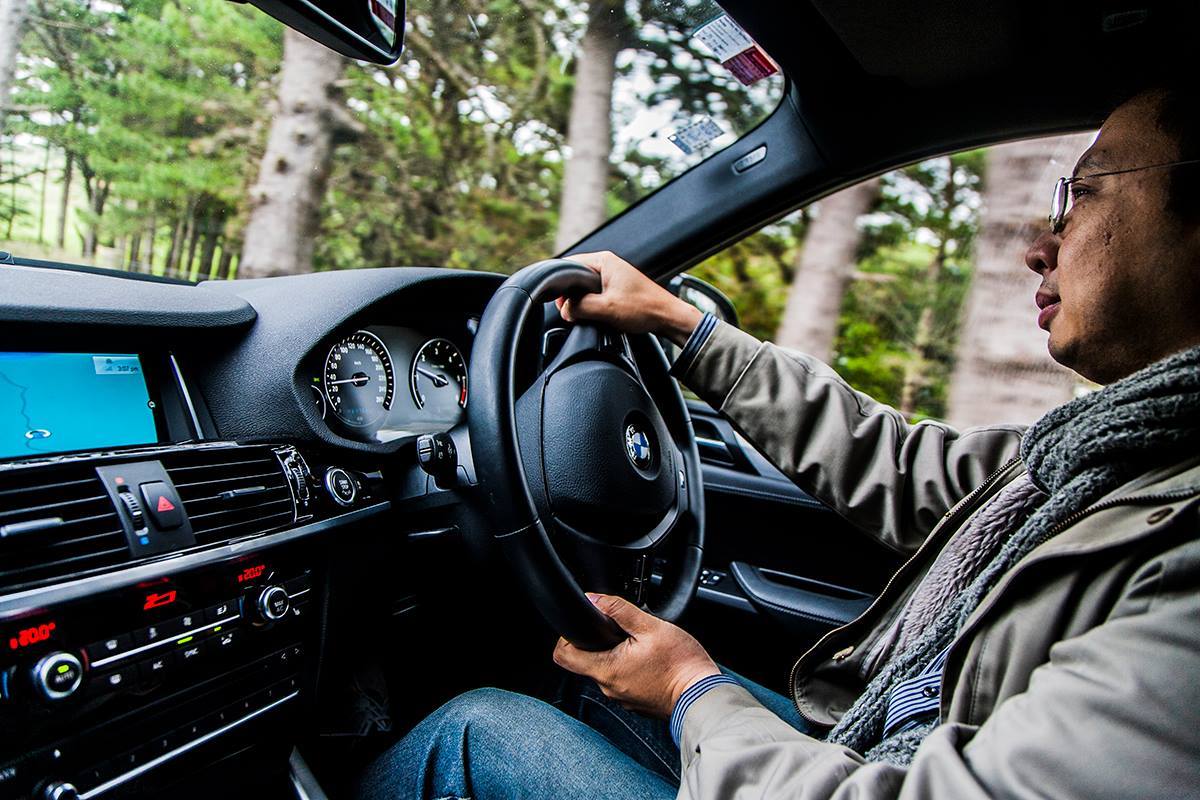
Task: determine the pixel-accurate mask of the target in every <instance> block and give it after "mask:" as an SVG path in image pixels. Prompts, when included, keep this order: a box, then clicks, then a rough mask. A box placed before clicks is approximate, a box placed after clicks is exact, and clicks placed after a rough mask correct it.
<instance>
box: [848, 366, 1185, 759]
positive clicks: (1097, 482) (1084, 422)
mask: <svg viewBox="0 0 1200 800" xmlns="http://www.w3.org/2000/svg"><path fill="white" fill-rule="evenodd" d="M1198 452H1200V347H1194V348H1192V349H1190V350H1185V351H1183V352H1181V353H1177V354H1176V355H1173V356H1170V357H1168V358H1165V359H1163V360H1161V361H1158V362H1156V363H1154V364H1152V365H1150V366H1148V367H1146V368H1145V369H1143V370H1141V371H1139V372H1135V373H1134V374H1132V375H1130V376H1129V377H1127V378H1124V379H1122V380H1120V381H1117V382H1116V383H1112V384H1110V385H1109V386H1107V387H1105V388H1103V389H1100V390H1099V391H1096V392H1092V393H1090V394H1086V395H1084V396H1082V397H1079V398H1076V399H1075V400H1072V401H1071V402H1069V403H1066V404H1065V405H1062V406H1059V407H1058V408H1056V409H1054V410H1053V411H1051V412H1050V413H1048V414H1046V416H1044V417H1042V418H1041V419H1040V420H1038V421H1037V422H1036V423H1035V424H1034V425H1033V426H1032V427H1031V428H1030V429H1029V430H1028V431H1026V433H1025V436H1024V438H1023V439H1022V441H1021V458H1022V460H1023V461H1024V462H1025V465H1026V467H1027V468H1028V470H1029V476H1030V478H1031V479H1032V480H1033V483H1034V484H1035V485H1036V486H1037V487H1038V488H1039V489H1041V490H1042V491H1043V492H1045V493H1046V494H1047V495H1049V498H1048V499H1047V500H1046V502H1045V503H1043V504H1042V505H1041V507H1040V508H1038V510H1037V511H1036V512H1034V513H1033V514H1032V515H1031V516H1030V517H1029V518H1028V519H1027V520H1026V521H1025V522H1024V524H1023V525H1021V526H1020V527H1019V528H1018V529H1017V530H1016V531H1015V532H1013V533H1012V534H1011V535H1009V536H1007V537H1004V536H1002V537H999V541H998V542H997V549H996V553H995V556H994V557H993V558H992V559H991V560H990V562H988V563H987V566H985V567H984V568H983V569H982V571H980V572H979V574H978V575H977V576H975V578H974V579H973V580H972V581H971V582H970V583H969V584H968V585H967V586H966V588H964V589H962V591H960V592H958V594H957V595H956V596H955V597H954V598H953V599H951V600H950V601H949V602H948V603H946V604H945V607H944V609H943V610H942V611H941V613H940V614H938V615H937V617H936V618H935V619H934V620H933V621H932V622H931V623H930V624H929V626H928V627H927V628H926V629H925V630H924V631H923V632H922V633H921V634H920V636H918V637H917V638H916V639H915V640H913V641H911V642H910V643H908V644H907V646H905V647H904V648H903V649H898V650H897V652H895V653H894V654H892V656H891V658H890V660H888V661H887V662H886V663H885V664H884V665H883V667H882V668H881V669H880V670H879V672H878V673H877V674H876V675H875V677H874V678H873V679H872V680H871V682H870V683H869V684H868V685H867V688H866V690H865V691H864V692H863V694H862V695H861V696H860V697H859V698H858V700H857V701H855V703H854V705H853V706H851V707H850V709H849V710H848V711H847V712H846V714H845V716H843V717H842V719H841V720H840V721H839V722H838V724H837V725H836V726H835V727H834V728H833V730H831V731H830V732H829V735H828V736H827V737H826V741H829V742H833V743H835V744H841V745H844V746H846V747H849V748H851V749H852V750H855V751H857V752H860V753H864V754H865V755H866V758H867V759H868V760H869V761H886V762H889V763H893V764H898V765H901V766H904V765H907V764H909V763H910V762H911V761H912V758H913V755H914V754H915V753H916V750H917V748H918V747H919V746H920V744H921V742H922V741H923V740H924V738H925V736H926V735H928V734H929V732H930V731H931V730H932V729H933V728H934V727H935V725H936V722H933V721H931V722H929V723H927V724H925V725H919V726H917V727H915V728H910V729H908V730H905V731H902V732H900V733H897V734H895V735H893V736H891V737H889V738H888V739H886V740H884V741H880V739H881V737H882V731H883V722H884V718H885V715H886V713H887V702H888V695H889V693H890V692H891V690H892V688H893V687H894V686H896V684H898V683H899V682H900V681H903V680H906V679H908V678H910V677H912V676H914V675H916V674H917V673H918V672H920V671H921V669H922V668H923V667H924V666H925V665H926V664H928V663H929V662H930V661H932V660H933V659H934V657H935V656H937V654H938V653H940V652H941V651H942V650H944V649H945V648H946V647H948V646H949V645H950V643H951V641H953V639H954V637H955V635H956V634H957V633H958V631H959V630H960V629H961V628H962V626H963V624H964V623H965V622H966V620H967V618H968V617H969V616H970V615H971V613H972V612H973V611H974V610H975V609H976V608H977V607H978V606H979V604H980V602H981V601H982V600H983V598H984V596H985V595H986V594H987V593H988V592H989V591H990V590H991V589H992V587H994V586H995V585H996V583H997V581H999V579H1000V577H1001V576H1003V575H1004V574H1005V573H1006V572H1008V571H1009V570H1010V569H1012V567H1013V566H1014V565H1015V564H1016V563H1017V562H1018V561H1020V560H1021V559H1022V558H1024V557H1025V556H1026V555H1028V554H1029V553H1030V552H1031V551H1032V550H1033V549H1034V548H1036V547H1037V546H1038V545H1040V544H1042V543H1044V542H1046V541H1048V540H1049V539H1050V538H1051V537H1052V536H1053V535H1054V534H1055V533H1056V527H1057V526H1058V525H1059V524H1060V523H1061V522H1063V521H1064V520H1066V519H1067V518H1068V517H1069V516H1071V515H1072V514H1074V513H1075V512H1077V511H1081V510H1083V509H1084V508H1086V507H1087V506H1089V505H1091V504H1092V503H1094V502H1095V501H1096V500H1098V499H1100V498H1101V497H1103V496H1104V495H1106V494H1108V493H1110V492H1112V491H1114V490H1115V489H1117V488H1119V487H1120V486H1122V485H1123V484H1125V483H1128V482H1129V481H1131V480H1133V479H1134V478H1136V477H1138V476H1139V475H1142V474H1144V473H1146V472H1148V471H1150V470H1152V469H1155V468H1158V467H1164V466H1169V465H1171V464H1173V463H1178V462H1179V461H1182V460H1183V459H1184V458H1186V457H1189V456H1194V455H1196V454H1197V453H1198Z"/></svg>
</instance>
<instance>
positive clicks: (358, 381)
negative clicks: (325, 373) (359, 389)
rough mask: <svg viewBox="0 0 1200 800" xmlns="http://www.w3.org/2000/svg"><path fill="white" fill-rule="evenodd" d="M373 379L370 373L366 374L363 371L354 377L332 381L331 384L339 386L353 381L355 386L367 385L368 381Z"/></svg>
mask: <svg viewBox="0 0 1200 800" xmlns="http://www.w3.org/2000/svg"><path fill="white" fill-rule="evenodd" d="M369 380H371V376H370V375H364V374H362V373H361V372H359V373H357V374H356V375H355V376H354V377H353V378H345V379H344V380H340V381H330V382H329V385H330V386H337V385H339V384H343V383H353V384H354V385H355V386H366V384H367V381H369Z"/></svg>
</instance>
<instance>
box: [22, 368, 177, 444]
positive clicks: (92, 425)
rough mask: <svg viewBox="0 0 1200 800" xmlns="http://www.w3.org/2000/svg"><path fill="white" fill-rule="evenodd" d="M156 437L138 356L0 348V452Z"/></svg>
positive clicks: (144, 440) (147, 440) (134, 441)
mask: <svg viewBox="0 0 1200 800" xmlns="http://www.w3.org/2000/svg"><path fill="white" fill-rule="evenodd" d="M156 441H158V432H157V429H156V427H155V424H154V407H153V404H152V403H151V401H150V393H149V392H148V391H147V389H146V377H145V375H144V374H143V373H142V362H141V360H140V359H139V358H138V357H137V356H135V355H95V354H92V353H0V458H14V457H20V456H32V455H38V454H41V453H61V452H65V451H68V450H89V449H94V448H102V447H120V446H124V445H132V444H150V443H153V442H156Z"/></svg>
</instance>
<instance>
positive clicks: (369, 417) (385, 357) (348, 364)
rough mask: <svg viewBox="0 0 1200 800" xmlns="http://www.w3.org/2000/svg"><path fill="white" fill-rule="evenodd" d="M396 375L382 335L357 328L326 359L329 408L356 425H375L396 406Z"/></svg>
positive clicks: (340, 418) (351, 425)
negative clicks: (394, 397) (393, 402)
mask: <svg viewBox="0 0 1200 800" xmlns="http://www.w3.org/2000/svg"><path fill="white" fill-rule="evenodd" d="M395 391H396V374H395V371H394V369H393V368H392V357H391V355H390V354H389V353H388V350H387V348H386V347H385V346H384V344H383V342H382V341H380V340H379V337H378V336H376V335H375V334H373V333H369V332H367V331H357V332H356V333H353V334H351V335H350V336H347V337H346V338H345V339H342V340H341V341H340V342H338V343H337V344H335V345H334V346H333V347H332V348H331V349H330V351H329V355H328V356H327V357H326V358H325V395H326V397H328V398H329V409H330V410H331V411H332V412H333V415H334V416H335V417H337V418H338V419H339V420H341V421H342V422H344V423H345V424H347V425H349V426H350V427H352V428H366V427H369V426H371V425H375V424H376V423H378V422H379V421H380V420H381V419H383V417H384V415H385V414H387V412H388V411H390V410H391V408H392V398H393V396H394V395H395Z"/></svg>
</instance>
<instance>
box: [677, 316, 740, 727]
mask: <svg viewBox="0 0 1200 800" xmlns="http://www.w3.org/2000/svg"><path fill="white" fill-rule="evenodd" d="M693 335H694V334H693ZM723 683H732V684H733V685H734V686H740V685H741V684H739V683H738V682H737V681H735V680H734V679H733V678H731V677H729V676H728V675H709V676H708V677H707V678H701V679H700V680H698V681H696V682H695V683H693V684H692V685H691V686H690V687H688V689H687V690H686V691H685V692H684V693H683V694H681V695H679V700H678V702H676V703H675V710H674V711H672V712H671V738H672V739H674V740H675V746H676V747H679V743H680V741H682V739H683V717H684V715H685V714H687V711H688V709H689V708H691V706H692V703H694V702H696V701H697V700H699V699H700V698H701V697H703V696H704V694H705V693H706V692H707V691H708V690H709V689H711V688H713V687H714V686H720V685H721V684H723Z"/></svg>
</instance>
